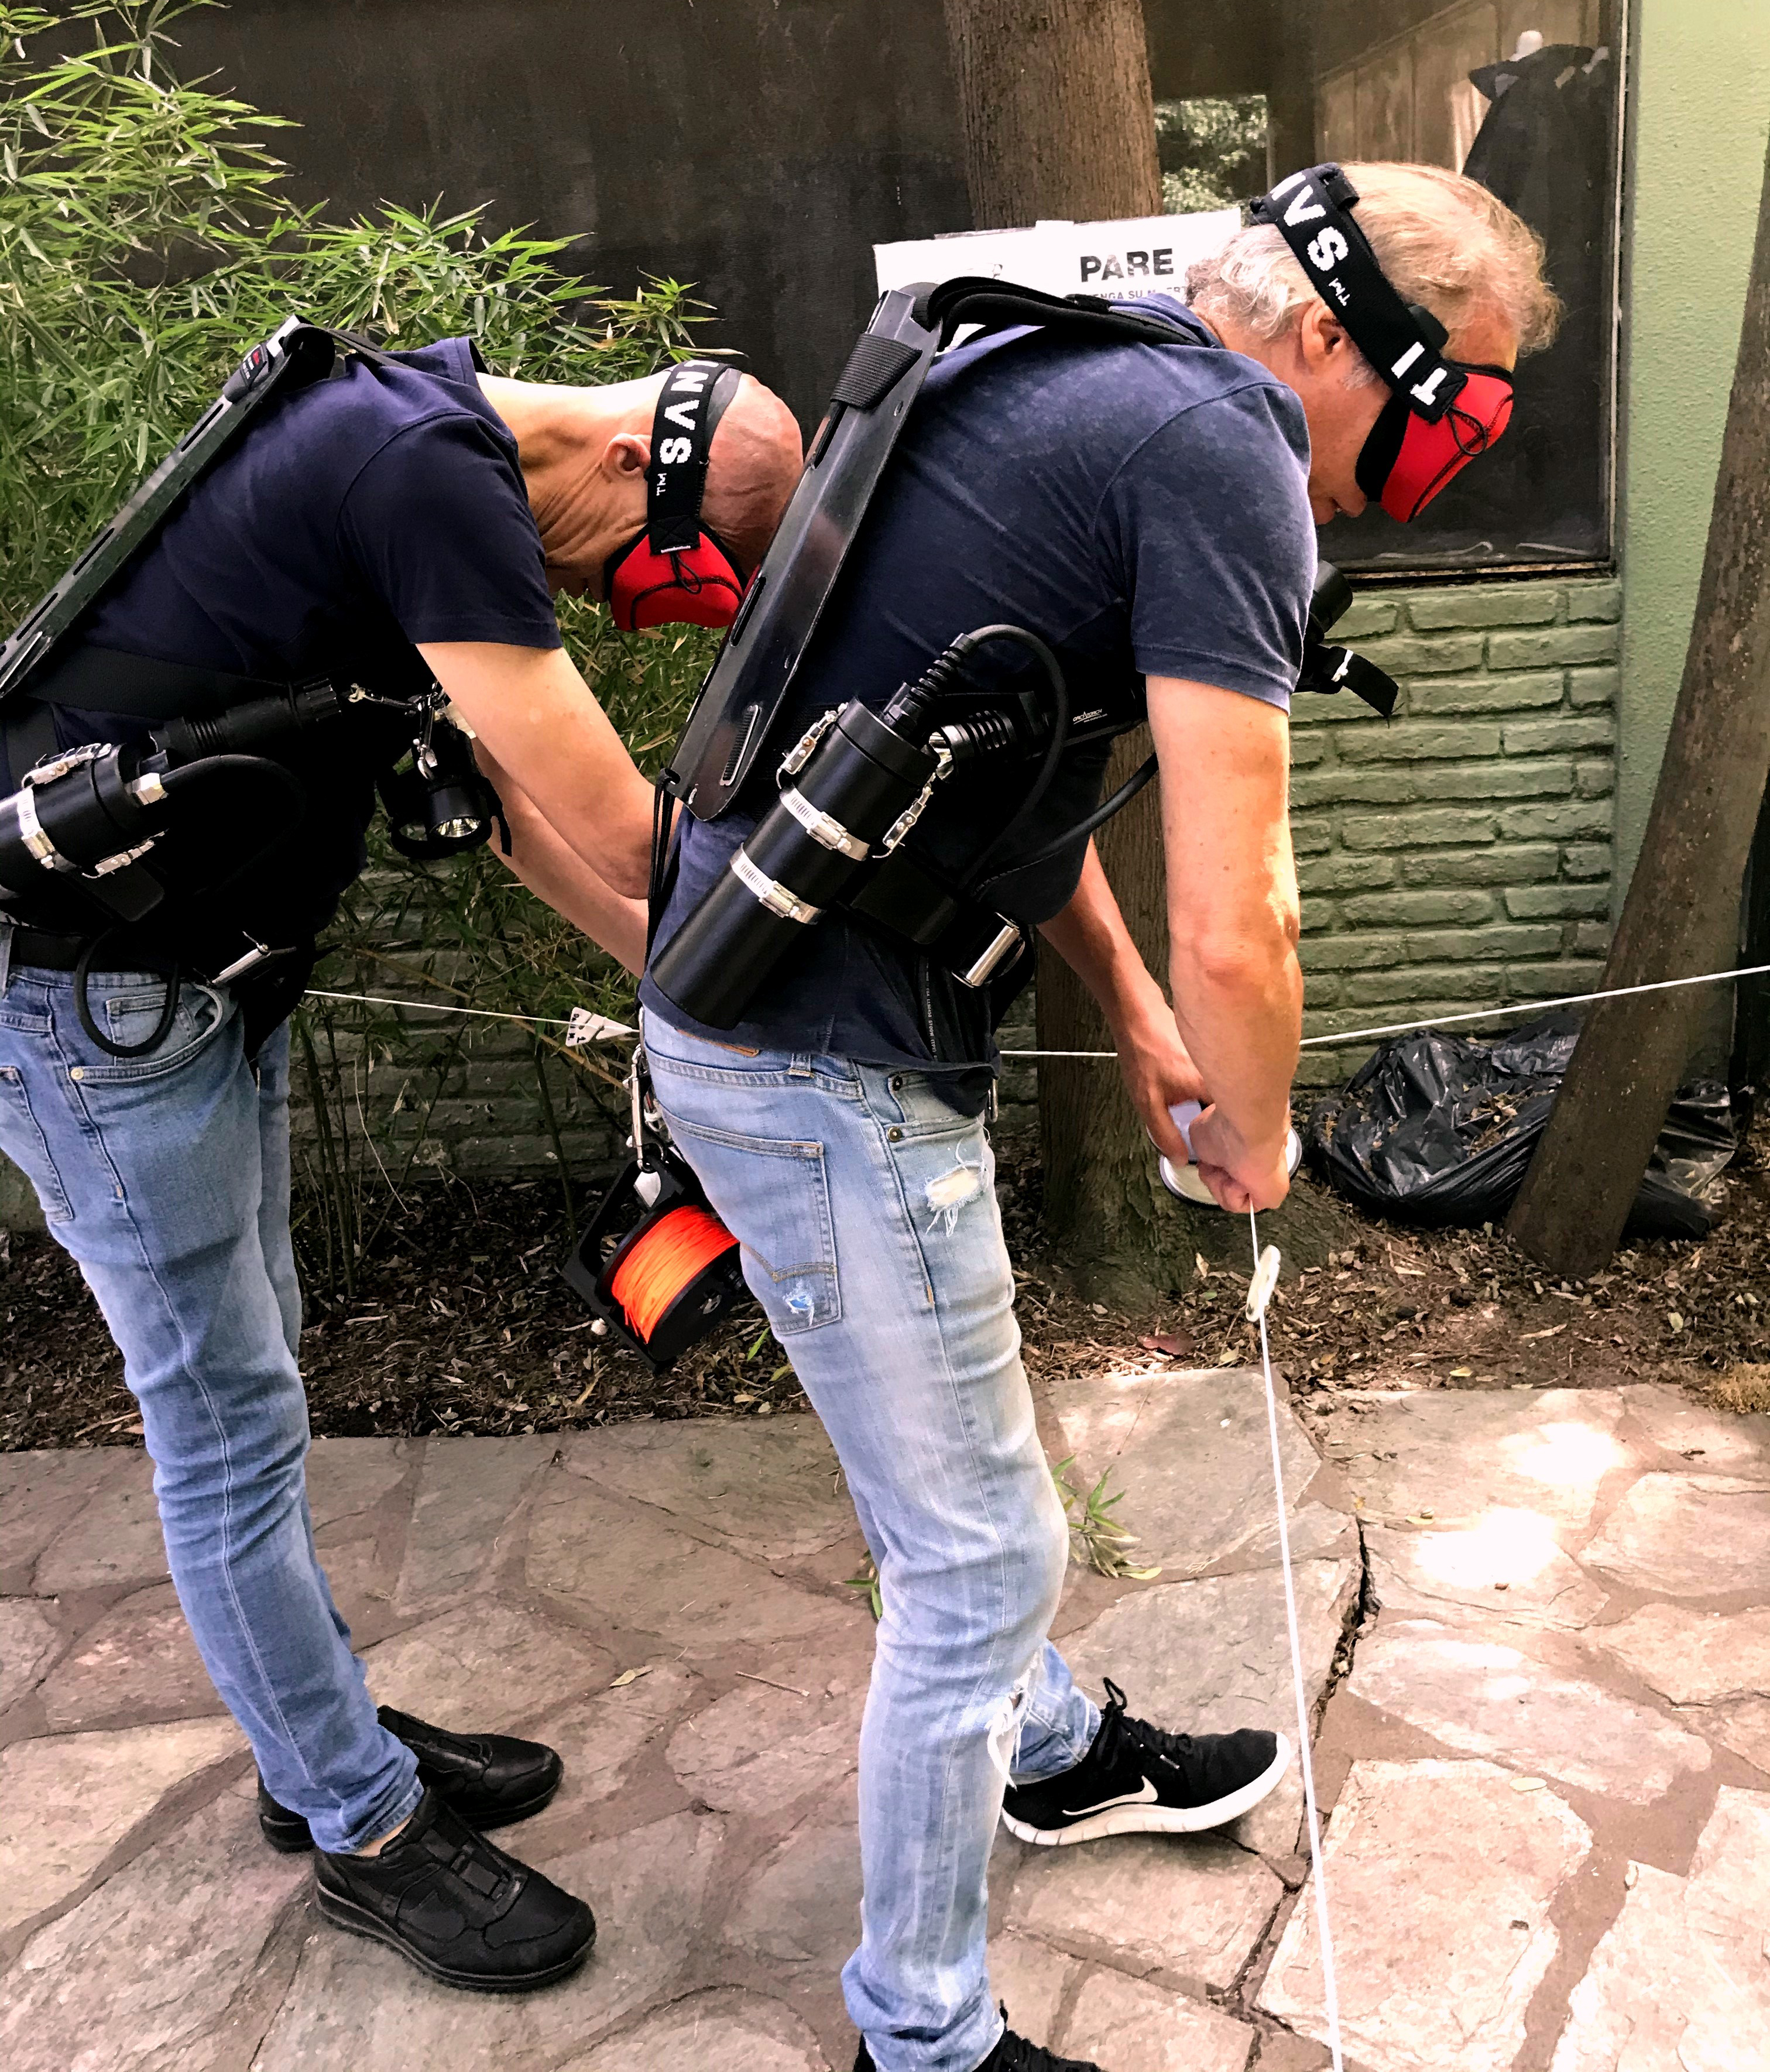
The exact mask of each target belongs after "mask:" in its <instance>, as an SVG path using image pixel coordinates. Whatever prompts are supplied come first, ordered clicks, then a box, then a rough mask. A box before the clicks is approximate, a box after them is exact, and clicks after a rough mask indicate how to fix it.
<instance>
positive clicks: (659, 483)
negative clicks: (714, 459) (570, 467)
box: [646, 360, 741, 554]
mask: <svg viewBox="0 0 1770 2072" xmlns="http://www.w3.org/2000/svg"><path fill="white" fill-rule="evenodd" d="M740 379H741V376H740V374H739V372H738V370H737V368H735V367H722V366H721V364H719V362H718V361H717V360H682V361H680V362H679V364H677V365H676V366H675V367H672V368H671V370H670V372H668V373H667V375H666V376H664V382H663V389H662V391H661V392H660V393H659V397H658V407H657V409H656V411H655V413H654V415H653V417H652V420H651V467H649V468H648V469H647V471H646V533H647V537H648V538H649V539H650V541H651V551H652V552H653V553H655V554H687V553H692V552H693V551H694V549H696V547H697V546H698V545H700V532H701V526H700V504H701V499H702V497H703V496H704V494H705V492H706V487H707V460H708V454H710V453H711V451H712V449H713V434H714V432H715V431H716V430H717V429H718V426H719V420H720V419H721V417H723V416H724V415H725V406H726V405H727V404H729V402H730V401H731V399H732V397H733V395H734V394H735V393H737V384H738V381H739V380H740Z"/></svg>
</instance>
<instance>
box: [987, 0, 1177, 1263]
mask: <svg viewBox="0 0 1770 2072" xmlns="http://www.w3.org/2000/svg"><path fill="white" fill-rule="evenodd" d="M947 29H948V31H949V33H950V35H951V41H952V49H953V63H954V68H955V72H956V74H957V78H958V85H959V107H960V110H961V113H962V114H963V119H964V125H965V174H966V179H967V183H968V184H969V186H970V189H971V217H972V221H973V223H974V224H975V227H976V228H978V229H979V230H986V229H993V228H1001V227H1003V226H1005V225H1012V224H1031V223H1033V222H1036V221H1037V220H1038V219H1039V218H1040V217H1041V216H1066V217H1069V218H1071V219H1072V220H1074V221H1077V222H1092V221H1097V220H1099V221H1104V220H1110V219H1112V218H1114V217H1119V216H1154V215H1156V214H1158V213H1159V212H1160V208H1161V170H1160V166H1159V164H1158V163H1157V161H1156V111H1155V104H1154V101H1152V98H1151V96H1150V91H1149V59H1148V51H1147V49H1146V47H1145V45H1144V19H1143V8H1142V6H1141V5H1140V0H947ZM1148 753H1149V738H1148V733H1147V732H1146V731H1144V730H1140V731H1139V732H1138V733H1137V734H1135V735H1132V736H1129V737H1127V738H1126V739H1125V740H1124V741H1121V742H1119V746H1118V749H1117V750H1116V751H1115V754H1114V756H1113V759H1112V765H1111V771H1109V772H1108V775H1107V789H1108V790H1111V788H1112V787H1114V786H1115V785H1117V784H1118V783H1119V782H1120V781H1121V780H1122V779H1123V778H1124V777H1126V776H1127V775H1129V774H1130V772H1131V771H1132V770H1133V769H1135V768H1136V765H1137V764H1138V763H1140V762H1141V761H1142V760H1143V759H1144V757H1145V756H1147V755H1148ZM1100 856H1101V861H1102V862H1103V864H1104V865H1105V866H1106V871H1107V877H1108V878H1109V879H1110V880H1111V883H1112V887H1113V890H1114V891H1115V893H1116V894H1118V898H1119V904H1120V906H1123V909H1124V912H1125V919H1126V921H1127V923H1128V924H1129V926H1130V929H1131V935H1132V936H1133V938H1134V939H1135V940H1136V944H1137V947H1138V948H1139V949H1140V950H1141V951H1142V952H1143V954H1144V961H1145V962H1146V963H1147V964H1148V966H1149V968H1150V969H1151V970H1152V972H1155V973H1156V975H1157V976H1158V977H1160V978H1161V979H1163V980H1164V981H1165V979H1166V975H1167V964H1168V929H1167V923H1166V920H1165V918H1164V913H1163V906H1162V886H1163V880H1162V861H1161V822H1160V813H1159V812H1157V810H1156V797H1155V794H1154V791H1152V790H1150V791H1144V793H1143V794H1142V796H1140V798H1139V799H1138V800H1136V803H1135V804H1133V805H1132V806H1131V807H1130V808H1128V809H1127V811H1126V812H1123V813H1121V814H1120V815H1119V817H1118V818H1117V820H1114V821H1112V822H1111V823H1110V824H1109V825H1108V826H1107V828H1106V829H1105V830H1104V831H1103V834H1102V836H1101V838H1100ZM1038 1022H1039V1043H1040V1047H1041V1049H1045V1050H1110V1049H1111V1047H1112V1046H1111V1038H1109V1036H1108V1034H1107V1028H1106V1024H1105V1022H1103V1020H1102V1018H1101V1015H1100V1011H1099V1009H1098V1008H1097V1007H1096V1006H1095V1005H1094V1001H1092V999H1091V998H1090V997H1089V995H1088V994H1087V993H1086V991H1085V990H1084V989H1083V988H1082V985H1081V984H1080V983H1079V982H1078V980H1077V979H1076V978H1075V976H1074V974H1073V973H1072V972H1070V968H1069V967H1068V966H1067V965H1066V964H1064V963H1063V961H1062V959H1061V958H1059V957H1057V956H1053V955H1052V954H1051V953H1050V952H1049V951H1045V950H1041V953H1040V957H1039V1014H1038ZM1039 1117H1040V1126H1041V1134H1042V1137H1043V1140H1044V1153H1045V1221H1046V1224H1047V1227H1049V1230H1050V1231H1051V1233H1052V1235H1053V1236H1054V1237H1056V1238H1057V1239H1058V1240H1059V1242H1060V1243H1061V1244H1062V1246H1063V1248H1064V1249H1065V1251H1066V1253H1067V1254H1068V1256H1070V1258H1071V1259H1072V1260H1073V1261H1074V1264H1075V1265H1076V1267H1077V1268H1078V1272H1079V1276H1080V1277H1081V1278H1082V1280H1083V1281H1087V1282H1088V1283H1090V1285H1096V1286H1099V1287H1103V1288H1106V1287H1110V1292H1111V1293H1115V1294H1116V1295H1119V1296H1120V1297H1127V1298H1130V1299H1132V1300H1140V1299H1146V1298H1147V1297H1148V1296H1149V1295H1150V1294H1151V1293H1154V1292H1155V1291H1156V1290H1157V1289H1160V1288H1162V1287H1164V1286H1168V1285H1173V1283H1174V1282H1175V1281H1176V1280H1177V1279H1179V1278H1184V1274H1183V1272H1181V1268H1180V1267H1179V1265H1178V1264H1177V1262H1178V1261H1180V1260H1184V1261H1186V1262H1189V1261H1190V1260H1191V1258H1192V1256H1193V1251H1194V1250H1196V1249H1197V1247H1196V1246H1193V1245H1191V1244H1189V1243H1185V1244H1180V1245H1179V1248H1178V1249H1176V1248H1175V1247H1174V1246H1173V1245H1170V1244H1168V1238H1169V1237H1170V1236H1171V1235H1173V1234H1174V1232H1175V1231H1176V1227H1177V1219H1176V1218H1175V1217H1174V1216H1172V1215H1169V1214H1168V1207H1169V1198H1168V1194H1167V1193H1166V1191H1165V1190H1164V1188H1163V1186H1162V1185H1161V1182H1160V1177H1159V1175H1158V1174H1157V1173H1156V1162H1155V1160H1154V1158H1153V1157H1152V1155H1151V1153H1150V1149H1149V1145H1148V1141H1146V1139H1145V1137H1144V1131H1143V1126H1142V1124H1140V1122H1139V1121H1138V1120H1137V1117H1136V1113H1135V1112H1134V1111H1133V1110H1132V1108H1131V1103H1130V1101H1129V1100H1127V1098H1126V1096H1125V1091H1124V1088H1123V1085H1122V1083H1120V1080H1119V1075H1118V1073H1117V1071H1115V1069H1114V1067H1112V1066H1111V1064H1110V1063H1103V1062H1099V1061H1091V1060H1074V1061H1072V1060H1067V1059H1066V1060H1062V1061H1058V1060H1048V1061H1046V1062H1045V1063H1043V1064H1041V1067H1040V1069H1039ZM1175 1206H1177V1205H1175Z"/></svg>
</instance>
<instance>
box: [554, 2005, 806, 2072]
mask: <svg viewBox="0 0 1770 2072" xmlns="http://www.w3.org/2000/svg"><path fill="white" fill-rule="evenodd" d="M687 2066H708V2067H709V2068H710V2067H713V2066H717V2067H718V2068H719V2072H829V2060H828V2058H825V2057H824V2055H823V2052H822V2051H821V2050H819V2049H818V2046H817V2039H816V2037H814V2036H813V2035H812V2034H811V2031H810V2030H809V2029H807V2027H806V2026H805V2025H804V2023H803V2022H802V2021H799V2020H798V2019H797V2018H796V2017H795V2016H794V2015H792V2014H791V2013H790V2012H788V2011H787V2010H786V2008H783V2007H782V2006H781V2005H780V2004H779V2003H778V2001H774V2000H761V1999H758V1998H757V1997H756V1996H754V1994H749V1993H737V1992H731V1993H720V1992H715V1993H700V1994H696V1996H695V1997H694V1998H693V1999H692V2000H685V2001H684V2002H683V2003H682V2004H680V2006H677V2007H672V2008H665V2009H664V2011H663V2012H662V2013H661V2014H655V2015H652V2016H650V2017H649V2018H648V2019H647V2020H646V2021H643V2022H641V2023H640V2024H639V2027H638V2028H637V2029H630V2030H629V2031H628V2032H627V2033H626V2035H625V2036H622V2037H619V2038H618V2039H617V2040H616V2041H614V2042H612V2043H606V2044H604V2045H602V2048H601V2049H598V2050H593V2051H591V2052H589V2054H588V2055H587V2056H585V2057H581V2058H570V2059H569V2060H568V2061H567V2062H566V2063H565V2065H564V2066H561V2072H684V2068H685V2067H687Z"/></svg>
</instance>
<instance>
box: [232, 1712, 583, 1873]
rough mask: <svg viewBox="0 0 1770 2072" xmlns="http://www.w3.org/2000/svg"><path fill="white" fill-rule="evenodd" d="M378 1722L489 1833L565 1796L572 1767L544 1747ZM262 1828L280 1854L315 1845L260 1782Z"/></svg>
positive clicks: (406, 1716)
mask: <svg viewBox="0 0 1770 2072" xmlns="http://www.w3.org/2000/svg"><path fill="white" fill-rule="evenodd" d="M376 1717H377V1718H378V1719H379V1720H380V1722H381V1725H383V1726H384V1727H385V1728H386V1729H387V1730H388V1733H390V1734H392V1735H394V1736H395V1737H396V1738H397V1739H399V1740H400V1741H404V1742H405V1745H406V1746H407V1747H408V1748H409V1749H411V1751H412V1753H413V1754H414V1755H415V1756H416V1757H417V1758H418V1782H420V1783H421V1784H422V1785H423V1786H425V1788H426V1789H427V1790H431V1791H433V1792H435V1794H437V1797H438V1798H439V1799H442V1800H443V1801H444V1802H445V1803H446V1804H448V1805H449V1806H450V1807H453V1808H454V1811H456V1812H457V1813H458V1814H459V1815H461V1817H462V1819H463V1820H465V1821H466V1823H467V1825H468V1826H469V1827H474V1828H477V1829H478V1831H480V1832H481V1833H482V1834H483V1833H484V1832H485V1831H487V1829H488V1828H491V1827H508V1826H509V1824H510V1823H511V1821H512V1820H526V1819H528V1816H529V1815H530V1814H531V1813H538V1812H540V1810H541V1808H542V1807H544V1805H545V1804H546V1803H547V1802H548V1799H551V1798H552V1795H553V1794H554V1793H555V1792H556V1791H557V1790H558V1789H559V1783H560V1779H561V1778H562V1777H563V1776H564V1775H565V1765H564V1764H563V1763H562V1762H561V1761H560V1759H559V1757H558V1756H557V1755H556V1753H555V1752H554V1751H553V1750H552V1749H550V1748H548V1747H545V1746H544V1745H543V1744H542V1743H541V1742H540V1741H517V1740H515V1738H514V1737H511V1735H509V1734H451V1733H449V1732H448V1731H447V1729H445V1728H442V1727H433V1726H430V1725H427V1724H426V1722H425V1721H424V1720H415V1719H413V1716H412V1715H411V1714H410V1713H409V1712H395V1711H394V1709H393V1708H392V1706H391V1705H383V1706H382V1707H381V1708H380V1712H378V1713H377V1714H376ZM258 1825H259V1826H260V1827H261V1828H262V1829H263V1830H264V1836H265V1840H266V1841H267V1842H269V1844H270V1846H271V1847H272V1848H273V1849H281V1851H282V1852H283V1853H284V1854H285V1856H292V1855H294V1853H296V1852H298V1851H299V1850H302V1849H310V1848H312V1847H313V1846H314V1837H313V1836H312V1834H311V1833H310V1831H309V1829H308V1826H307V1823H306V1821H305V1820H304V1819H302V1816H301V1815H300V1814H298V1813H292V1812H291V1811H290V1810H289V1808H288V1807H286V1806H279V1805H278V1804H277V1801H276V1800H275V1799H273V1798H272V1797H271V1795H270V1794H269V1792H268V1791H267V1790H265V1780H264V1779H263V1778H259V1780H258Z"/></svg>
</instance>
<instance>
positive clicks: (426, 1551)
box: [393, 1434, 559, 1611]
mask: <svg viewBox="0 0 1770 2072" xmlns="http://www.w3.org/2000/svg"><path fill="white" fill-rule="evenodd" d="M558 1443H559V1442H558V1441H557V1440H556V1439H552V1438H548V1437H544V1436H542V1435H539V1434H536V1435H533V1436H531V1437H524V1438H516V1439H481V1440H478V1441H475V1442H474V1449H473V1450H472V1451H471V1452H468V1451H466V1449H463V1448H462V1446H461V1445H460V1444H459V1442H458V1441H454V1440H431V1441H426V1442H425V1450H424V1459H423V1463H422V1466H421V1468H420V1470H419V1482H418V1494H417V1501H416V1502H415V1503H413V1507H412V1518H411V1523H410V1524H409V1526H408V1527H407V1528H406V1535H405V1562H404V1564H403V1566H402V1567H401V1568H400V1579H399V1581H398V1583H397V1585H396V1587H395V1589H394V1593H393V1601H394V1603H395V1605H396V1606H397V1607H398V1609H400V1610H401V1611H415V1610H417V1609H421V1608H422V1607H423V1606H425V1605H435V1604H438V1603H446V1602H447V1601H449V1600H450V1598H454V1597H462V1596H464V1595H466V1593H468V1592H470V1591H472V1590H474V1589H478V1588H480V1587H482V1586H483V1583H484V1582H485V1581H486V1580H487V1578H488V1577H491V1576H492V1575H494V1574H495V1572H496V1571H497V1568H498V1561H499V1552H500V1549H501V1547H502V1546H503V1544H504V1535H505V1534H506V1531H507V1529H509V1528H511V1527H514V1526H515V1524H516V1523H517V1521H518V1519H520V1515H521V1504H522V1499H523V1497H524V1494H525V1493H526V1492H527V1490H528V1486H529V1485H530V1483H531V1482H533V1481H535V1480H536V1478H538V1477H539V1476H540V1474H541V1471H542V1470H544V1468H545V1467H546V1466H548V1463H549V1462H550V1461H552V1458H553V1456H554V1453H555V1452H556V1449H557V1447H558Z"/></svg>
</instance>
